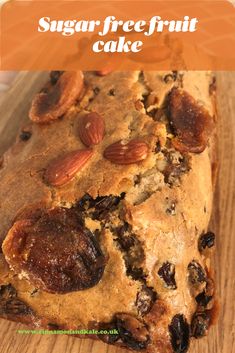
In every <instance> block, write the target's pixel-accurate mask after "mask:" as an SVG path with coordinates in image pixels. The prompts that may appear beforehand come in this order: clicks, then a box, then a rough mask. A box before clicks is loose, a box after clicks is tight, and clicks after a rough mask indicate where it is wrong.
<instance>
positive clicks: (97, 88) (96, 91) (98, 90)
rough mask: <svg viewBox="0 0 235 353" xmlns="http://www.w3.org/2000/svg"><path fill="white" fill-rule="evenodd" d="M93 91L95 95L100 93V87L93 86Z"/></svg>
mask: <svg viewBox="0 0 235 353" xmlns="http://www.w3.org/2000/svg"><path fill="white" fill-rule="evenodd" d="M93 92H94V93H95V95H96V96H97V95H98V94H99V93H100V88H99V87H95V88H94V89H93Z"/></svg>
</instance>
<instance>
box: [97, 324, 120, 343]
mask: <svg viewBox="0 0 235 353" xmlns="http://www.w3.org/2000/svg"><path fill="white" fill-rule="evenodd" d="M101 330H103V331H109V330H112V331H115V332H116V331H117V333H113V334H111V333H109V334H98V337H99V339H100V340H101V341H103V342H105V343H108V344H113V343H115V342H117V341H118V340H119V338H120V335H119V332H118V330H117V324H116V322H115V321H112V322H106V323H101V324H99V331H101Z"/></svg>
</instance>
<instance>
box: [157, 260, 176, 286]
mask: <svg viewBox="0 0 235 353" xmlns="http://www.w3.org/2000/svg"><path fill="white" fill-rule="evenodd" d="M158 275H159V276H160V277H161V278H162V279H163V280H164V282H165V283H166V285H167V287H169V288H171V289H176V288H177V285H176V282H175V265H173V264H171V263H170V262H168V261H167V262H165V263H164V264H163V265H162V266H161V267H160V269H159V270H158Z"/></svg>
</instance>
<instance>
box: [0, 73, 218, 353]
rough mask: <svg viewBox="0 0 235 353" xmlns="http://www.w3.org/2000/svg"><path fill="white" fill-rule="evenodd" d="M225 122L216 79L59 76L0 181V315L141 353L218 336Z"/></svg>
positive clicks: (38, 100) (40, 98)
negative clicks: (221, 126)
mask: <svg viewBox="0 0 235 353" xmlns="http://www.w3.org/2000/svg"><path fill="white" fill-rule="evenodd" d="M215 115H216V114H215V80H214V77H213V75H212V73H210V72H205V71H200V72H195V71H194V72H191V71H167V72H165V71H164V72H163V71H162V72H142V71H141V72H140V71H133V72H107V71H105V70H104V71H98V72H86V73H82V72H80V71H77V72H59V71H54V72H52V73H51V74H50V80H49V82H48V83H47V84H46V85H45V86H44V88H43V89H42V90H41V91H40V92H39V93H38V94H36V96H35V97H34V99H33V102H32V105H31V109H30V112H29V118H30V120H31V121H30V120H29V122H28V123H27V124H26V125H25V126H23V127H22V128H21V130H20V132H19V134H18V137H17V141H16V143H15V144H14V145H13V146H12V147H11V148H10V150H8V151H7V152H6V153H5V155H4V157H3V162H2V165H1V169H0V181H1V183H0V210H1V212H0V224H1V227H0V241H1V244H2V252H1V254H0V316H1V317H3V318H6V319H9V320H14V321H19V322H22V323H25V324H28V325H30V326H31V327H37V328H39V327H42V328H46V329H55V328H57V329H66V330H75V329H76V330H78V329H97V330H109V329H113V328H115V329H116V334H97V335H91V336H90V337H91V338H93V339H101V340H103V341H104V342H106V343H109V344H114V345H119V346H123V347H126V348H129V349H131V350H134V351H135V350H136V351H141V352H143V353H173V352H176V353H184V352H187V350H188V347H189V342H190V340H191V338H199V337H202V336H204V335H206V334H207V331H208V328H209V326H210V325H211V324H212V323H213V318H214V311H215V300H214V282H213V272H212V270H211V266H210V255H211V254H210V253H211V249H212V247H213V245H214V234H213V233H212V232H211V231H209V230H208V223H209V219H210V215H211V207H212V195H213V184H214V178H215V172H214V171H215V165H216V154H215V137H214V136H215V125H216V124H215V123H216V122H215ZM107 332H108V331H107Z"/></svg>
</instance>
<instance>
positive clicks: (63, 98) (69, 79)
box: [29, 71, 84, 123]
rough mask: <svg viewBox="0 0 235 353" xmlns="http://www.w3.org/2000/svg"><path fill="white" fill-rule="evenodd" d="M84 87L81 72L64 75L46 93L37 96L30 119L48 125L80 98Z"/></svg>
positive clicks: (69, 72)
mask: <svg viewBox="0 0 235 353" xmlns="http://www.w3.org/2000/svg"><path fill="white" fill-rule="evenodd" d="M53 82H54V81H53ZM83 85H84V83H83V73H82V72H81V71H67V72H64V73H62V74H61V75H59V76H58V78H57V81H55V83H54V84H51V85H50V86H48V88H47V90H46V91H45V92H44V91H42V92H40V93H38V94H36V96H35V97H34V99H33V102H32V106H31V109H30V112H29V117H30V119H31V120H32V121H34V122H36V123H48V122H50V121H52V120H56V119H58V118H59V117H61V116H62V115H63V114H64V113H65V112H66V111H67V110H68V109H69V108H70V107H71V105H72V104H73V103H74V102H75V101H76V99H78V98H79V96H80V95H81V92H82V90H83Z"/></svg>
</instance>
